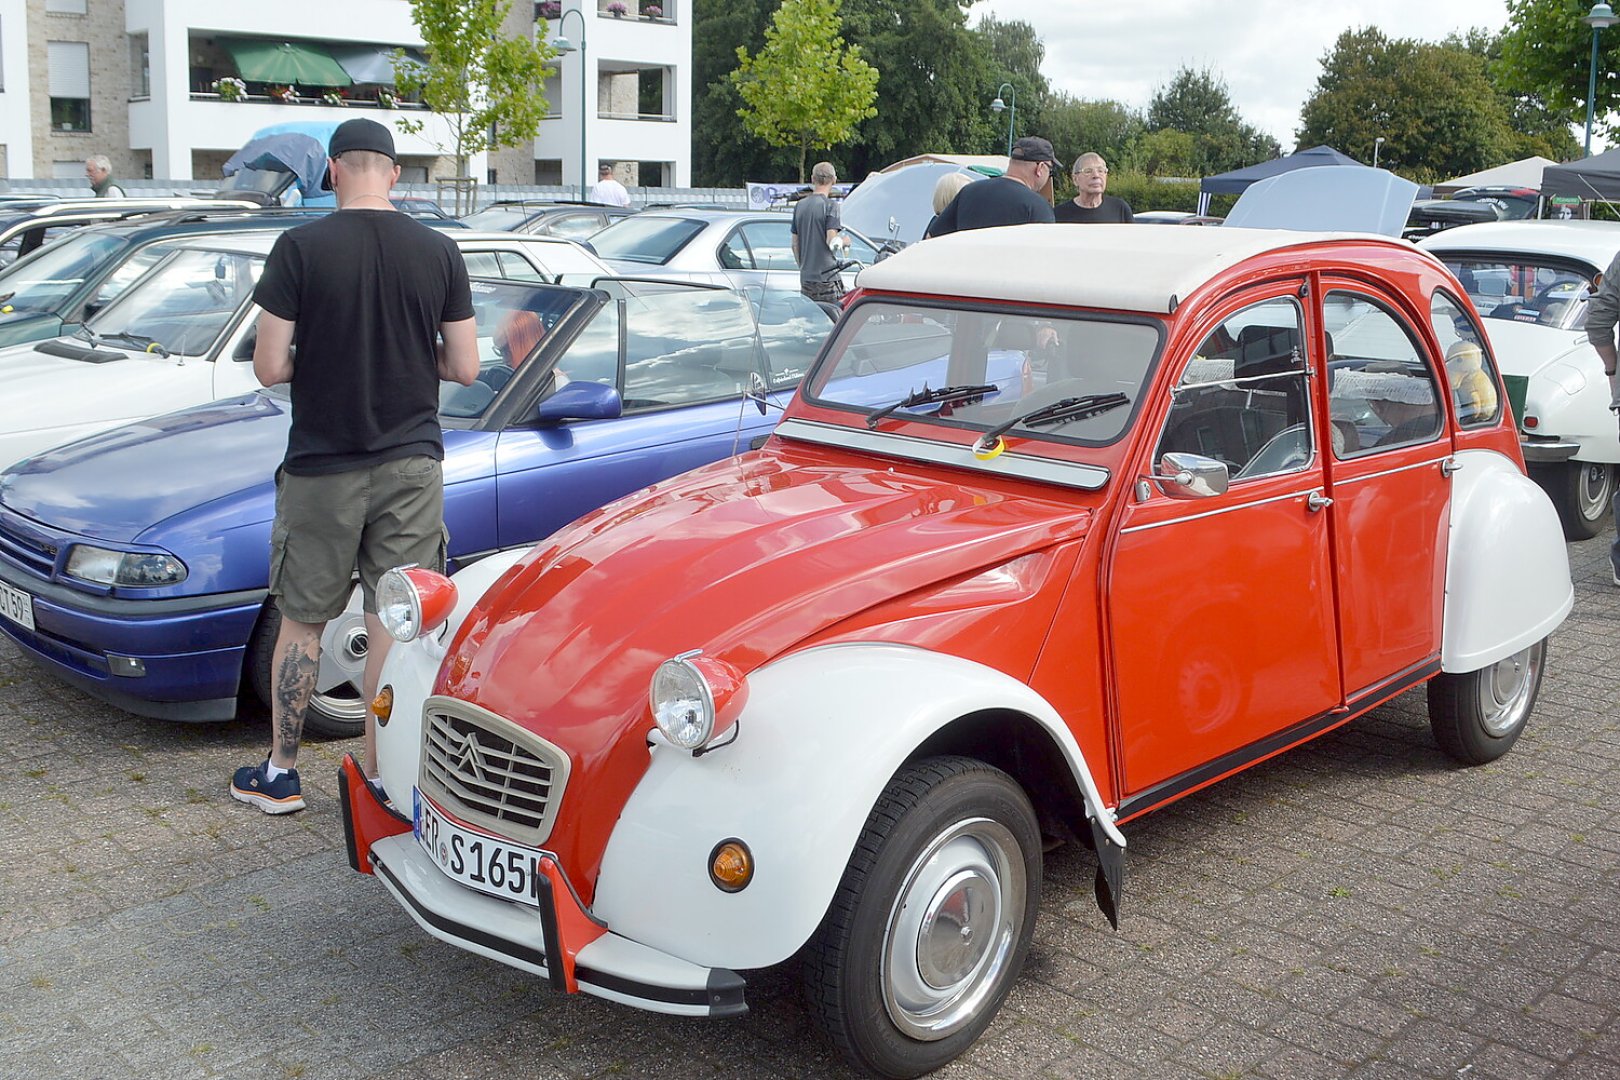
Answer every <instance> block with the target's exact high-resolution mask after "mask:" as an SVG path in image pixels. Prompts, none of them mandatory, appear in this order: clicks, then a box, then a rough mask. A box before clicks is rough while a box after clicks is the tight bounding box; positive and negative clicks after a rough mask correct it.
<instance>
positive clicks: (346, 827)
mask: <svg viewBox="0 0 1620 1080" xmlns="http://www.w3.org/2000/svg"><path fill="white" fill-rule="evenodd" d="M338 812H339V813H341V814H342V815H343V846H344V847H345V848H347V849H348V852H349V869H350V870H353V871H355V872H356V873H359V872H360V870H361V868H360V846H359V845H358V844H357V843H355V839H354V812H353V810H352V809H351V808H350V806H349V783H348V778H347V777H346V776H344V775H343V766H341V765H339V766H338Z"/></svg>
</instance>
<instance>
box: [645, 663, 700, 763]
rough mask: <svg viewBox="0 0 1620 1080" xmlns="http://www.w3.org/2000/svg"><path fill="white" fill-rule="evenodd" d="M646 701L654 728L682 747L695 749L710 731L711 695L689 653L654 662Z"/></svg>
mask: <svg viewBox="0 0 1620 1080" xmlns="http://www.w3.org/2000/svg"><path fill="white" fill-rule="evenodd" d="M647 702H648V704H650V705H651V706H652V714H653V720H654V722H655V723H657V724H658V730H659V731H661V732H663V733H664V738H666V739H668V740H669V741H670V742H672V743H674V744H675V745H676V746H678V747H680V748H681V749H682V750H696V749H697V748H698V747H700V746H702V745H703V744H704V743H706V742H708V741H709V736H711V735H713V734H714V695H713V694H712V693H710V692H709V684H708V683H706V682H704V681H703V676H702V675H700V674H699V673H698V669H697V668H696V667H694V666H692V663H691V657H690V655H689V654H685V653H683V654H681V655H680V656H677V657H675V658H673V659H671V660H665V661H664V662H663V663H662V664H659V665H658V670H657V671H655V672H653V679H652V687H651V688H650V689H649V690H648V691H647Z"/></svg>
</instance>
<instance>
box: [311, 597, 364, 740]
mask: <svg viewBox="0 0 1620 1080" xmlns="http://www.w3.org/2000/svg"><path fill="white" fill-rule="evenodd" d="M366 649H367V639H366V617H365V614H364V613H363V612H361V611H359V610H358V609H357V608H355V607H354V606H353V605H351V606H350V609H349V610H347V611H345V612H344V613H343V614H341V615H339V616H338V617H337V618H335V619H333V620H332V621H331V622H329V623H327V624H326V630H325V631H324V632H323V633H322V635H321V666H320V669H319V670H318V671H317V672H316V674H315V692H314V693H313V694H311V695H310V698H309V704H310V708H312V709H317V710H319V711H320V712H321V714H322V715H324V716H329V717H332V718H333V719H336V720H351V721H353V720H364V719H365V716H366V703H365V701H364V700H362V695H361V692H360V687H361V686H363V685H364V680H365V672H366Z"/></svg>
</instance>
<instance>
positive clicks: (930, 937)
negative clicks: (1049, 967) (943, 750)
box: [803, 757, 1041, 1080]
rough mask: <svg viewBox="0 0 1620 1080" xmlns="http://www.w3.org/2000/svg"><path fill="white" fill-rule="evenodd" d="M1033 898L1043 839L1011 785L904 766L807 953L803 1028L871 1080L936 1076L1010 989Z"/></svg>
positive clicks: (1031, 922)
mask: <svg viewBox="0 0 1620 1080" xmlns="http://www.w3.org/2000/svg"><path fill="white" fill-rule="evenodd" d="M1040 887H1041V833H1040V826H1039V824H1038V822H1037V821H1036V817H1035V811H1034V808H1033V807H1031V805H1030V802H1029V798H1028V797H1027V796H1026V795H1025V794H1024V791H1023V789H1022V788H1020V787H1019V786H1018V784H1017V783H1016V782H1015V781H1014V780H1013V779H1012V778H1011V777H1009V776H1008V775H1007V774H1006V773H1004V772H1002V771H1000V770H999V769H995V768H992V767H991V766H989V765H986V764H984V763H983V762H980V761H975V760H973V759H972V758H962V757H939V758H929V759H927V760H924V761H920V762H917V763H915V764H913V765H908V766H907V767H905V768H904V769H902V770H901V771H900V773H899V774H898V775H896V776H895V778H894V779H893V780H891V781H890V782H889V785H888V787H886V788H885V789H884V791H883V794H882V795H881V796H880V797H879V798H878V801H877V805H876V806H874V807H873V808H872V812H871V815H870V816H869V817H868V818H867V820H866V827H865V829H864V830H863V831H862V833H861V838H860V840H859V841H858V842H857V844H856V845H855V851H854V853H853V854H852V855H851V856H850V860H849V865H848V867H847V868H846V869H845V870H844V876H843V880H842V881H841V882H840V883H839V886H838V891H837V892H836V893H835V894H834V896H833V900H832V904H831V906H830V907H829V908H828V910H827V915H826V917H825V918H824V919H823V920H822V924H821V927H820V928H819V929H818V930H817V931H816V935H815V937H814V938H813V939H812V940H811V942H810V945H809V946H808V948H807V949H806V951H805V957H804V967H803V972H804V990H805V997H806V1000H807V1003H808V1005H809V1009H810V1012H811V1014H812V1015H813V1016H814V1017H815V1018H816V1020H817V1022H818V1023H819V1024H820V1026H821V1027H822V1028H823V1030H825V1031H826V1033H827V1036H828V1037H829V1038H830V1039H831V1040H832V1042H833V1044H834V1045H835V1046H836V1047H837V1048H838V1049H839V1051H840V1052H841V1053H843V1055H844V1056H845V1057H846V1058H848V1059H849V1060H850V1061H851V1062H852V1063H853V1064H854V1065H855V1066H857V1067H858V1068H861V1069H864V1070H866V1071H867V1072H869V1073H873V1074H875V1075H877V1076H883V1077H892V1078H897V1080H898V1078H904V1077H914V1076H921V1075H922V1074H924V1073H928V1072H932V1071H933V1070H935V1069H937V1068H939V1067H941V1066H943V1065H945V1064H946V1063H947V1062H949V1061H951V1060H953V1059H954V1058H956V1057H958V1056H960V1055H961V1054H962V1053H963V1052H964V1051H966V1050H967V1049H968V1048H969V1047H971V1046H972V1045H973V1043H974V1042H975V1041H976V1040H977V1039H978V1037H979V1036H980V1035H981V1034H983V1032H984V1030H985V1028H986V1027H988V1026H989V1025H990V1022H991V1020H993V1019H994V1018H995V1015H996V1011H997V1010H998V1009H1000V1008H1001V1003H1002V1002H1003V1001H1004V1000H1005V999H1006V997H1007V994H1008V992H1009V991H1010V990H1011V989H1012V985H1013V982H1014V980H1016V979H1017V977H1018V972H1019V969H1020V968H1021V967H1022V966H1023V963H1024V956H1025V954H1026V953H1027V952H1028V950H1029V942H1030V937H1031V935H1032V934H1033V932H1034V928H1035V913H1036V910H1037V909H1038V908H1039V907H1040ZM902 896H904V897H906V898H907V900H908V902H907V903H905V904H901V903H900V902H899V901H900V899H901V897H902ZM930 929H932V930H933V933H931V934H926V933H925V931H928V930H930ZM975 931H979V933H978V936H977V940H975V938H974V937H973V935H974V932H975ZM925 944H927V945H931V946H932V948H928V949H924V948H921V947H919V946H922V945H925Z"/></svg>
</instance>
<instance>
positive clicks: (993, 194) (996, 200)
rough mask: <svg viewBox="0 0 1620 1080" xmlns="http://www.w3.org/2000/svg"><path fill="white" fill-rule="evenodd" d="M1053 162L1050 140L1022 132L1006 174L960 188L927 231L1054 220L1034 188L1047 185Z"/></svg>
mask: <svg viewBox="0 0 1620 1080" xmlns="http://www.w3.org/2000/svg"><path fill="white" fill-rule="evenodd" d="M1056 163H1057V156H1056V155H1055V154H1053V153H1052V144H1051V143H1049V142H1047V141H1046V140H1045V139H1043V138H1041V137H1040V136H1038V135H1026V136H1024V137H1023V138H1022V139H1019V140H1018V141H1017V142H1016V143H1014V144H1013V149H1012V156H1011V158H1010V160H1009V161H1008V162H1007V172H1006V174H1005V175H1002V176H995V177H991V178H990V179H988V180H980V181H978V182H977V183H973V184H969V185H968V186H967V187H965V188H963V189H962V190H961V192H959V193H958V194H957V196H956V198H955V199H953V200H951V204H950V205H949V206H947V207H946V208H945V209H944V210H942V211H941V212H940V214H939V216H938V217H936V218H935V219H934V223H933V224H932V225H931V226H929V235H930V236H944V235H945V234H946V233H953V232H963V231H965V230H967V229H993V228H995V227H996V226H997V225H1023V224H1025V223H1027V222H1031V221H1053V220H1055V219H1054V218H1053V217H1052V204H1051V203H1049V202H1047V201H1046V199H1045V198H1044V197H1042V196H1041V195H1039V194H1037V192H1039V191H1040V190H1041V189H1042V188H1044V187H1045V186H1046V183H1047V181H1048V180H1049V179H1050V178H1051V176H1052V167H1053V166H1054V165H1055V164H1056Z"/></svg>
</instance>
